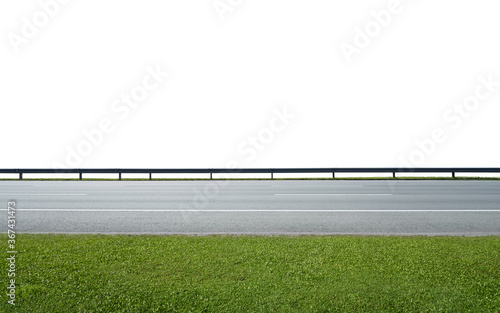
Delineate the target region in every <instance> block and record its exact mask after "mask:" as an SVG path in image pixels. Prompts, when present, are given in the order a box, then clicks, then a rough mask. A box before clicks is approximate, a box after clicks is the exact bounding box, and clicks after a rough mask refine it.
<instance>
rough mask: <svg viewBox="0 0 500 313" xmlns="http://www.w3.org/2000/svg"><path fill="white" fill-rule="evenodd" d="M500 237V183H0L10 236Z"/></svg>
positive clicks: (390, 181)
mask: <svg viewBox="0 0 500 313" xmlns="http://www.w3.org/2000/svg"><path fill="white" fill-rule="evenodd" d="M12 200H14V201H15V202H16V208H17V209H16V214H15V219H16V227H15V230H16V231H17V232H22V233H128V234H139V233H141V234H203V235H205V234H360V235H361V234H363V235H365V234H377V235H467V236H469V235H500V181H450V180H444V181H433V180H429V181H425V180H419V181H393V180H387V181H370V180H355V181H346V180H337V181H333V180H316V181H313V180H297V181H283V180H274V181H270V180H263V181H215V180H214V181H0V203H1V205H2V207H3V209H2V210H1V212H3V215H4V218H3V219H4V223H2V225H1V226H0V229H1V231H2V232H7V218H8V215H7V203H8V202H9V201H12Z"/></svg>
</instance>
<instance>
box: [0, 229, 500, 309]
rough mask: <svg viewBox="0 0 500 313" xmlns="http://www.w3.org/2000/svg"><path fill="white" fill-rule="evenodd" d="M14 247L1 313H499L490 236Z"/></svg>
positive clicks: (497, 247)
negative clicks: (11, 289)
mask: <svg viewBox="0 0 500 313" xmlns="http://www.w3.org/2000/svg"><path fill="white" fill-rule="evenodd" d="M0 239H1V241H0V242H3V243H4V247H5V251H6V250H7V236H6V235H5V234H2V235H0ZM16 248H17V251H18V254H17V261H16V270H17V275H16V282H17V287H16V295H17V298H16V306H15V309H13V307H12V306H11V305H9V304H8V303H7V295H6V290H7V289H6V286H8V282H7V279H8V277H7V266H8V264H7V261H6V259H5V258H4V261H3V264H4V266H3V268H4V271H3V274H1V275H0V281H1V285H2V286H3V287H2V288H4V289H3V290H4V292H2V293H1V298H0V299H1V303H0V311H1V312H11V311H12V312H14V311H15V312H384V311H388V312H499V310H500V237H393V236H389V237H377V236H366V237H364V236H359V237H358V236H268V237H266V236H127V235H35V234H20V235H18V236H17V238H16Z"/></svg>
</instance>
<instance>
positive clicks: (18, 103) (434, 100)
mask: <svg viewBox="0 0 500 313" xmlns="http://www.w3.org/2000/svg"><path fill="white" fill-rule="evenodd" d="M47 2H50V1H49V0H45V1H43V0H42V1H41V3H47ZM220 2H221V3H223V4H227V3H229V4H227V5H230V6H231V9H232V10H231V11H227V12H224V13H223V14H220V13H221V12H218V11H217V9H216V8H215V7H214V2H213V1H212V0H203V1H201V0H197V1H163V0H141V1H138V0H137V1H130V0H113V1H111V0H110V1H97V0H85V1H81V0H71V1H68V3H67V4H64V5H62V4H61V5H59V8H58V10H57V12H56V13H54V14H53V16H51V17H49V19H48V21H47V23H46V25H45V26H43V27H38V32H37V33H36V35H35V36H33V37H32V38H29V39H27V43H23V44H20V45H17V46H16V45H15V44H13V41H12V38H13V37H12V36H13V34H15V35H16V36H23V34H22V30H23V27H25V23H26V20H25V19H23V18H26V19H27V20H28V21H32V20H33V17H34V16H36V14H37V13H39V12H42V14H44V13H43V12H44V11H43V10H42V8H41V6H40V3H39V2H38V1H31V0H30V1H28V0H23V1H2V2H0V35H1V38H2V40H1V41H0V147H1V148H0V151H1V154H0V168H10V167H13V168H15V167H54V166H70V165H73V167H226V166H228V164H229V163H230V162H231V161H236V163H237V164H238V165H239V166H241V167H342V166H400V165H401V163H402V160H410V161H411V158H412V157H413V161H411V165H414V166H500V144H499V139H498V138H499V136H498V135H499V134H500V123H499V122H498V120H499V117H500V106H499V102H500V88H499V87H496V90H495V91H494V92H493V93H492V94H491V97H489V98H488V99H487V100H484V101H480V103H479V106H478V108H477V109H476V110H474V111H470V112H468V113H469V117H468V118H462V124H461V125H460V126H459V127H453V126H456V125H454V123H451V122H450V121H448V122H447V121H446V120H445V119H444V118H443V114H445V112H447V110H450V108H451V109H453V105H454V104H461V103H463V101H464V99H465V98H466V97H469V96H474V94H475V90H476V88H478V86H480V81H479V78H480V77H483V78H485V79H486V78H487V77H489V76H491V77H493V79H494V80H496V81H500V57H499V56H500V36H499V34H498V31H499V30H500V18H499V15H498V14H499V12H500V2H498V1H491V0H476V1H460V0H459V1H457V0H453V1H452V0H446V1H430V0H418V1H416V0H414V1H409V0H401V2H400V4H399V9H400V10H399V11H400V12H399V13H397V14H392V16H391V17H390V21H388V23H387V25H386V26H382V27H381V28H380V31H379V32H378V33H377V34H376V35H373V34H372V35H373V36H372V37H369V40H370V41H369V43H368V44H367V45H366V47H363V48H362V49H360V51H359V53H357V54H354V55H352V59H351V62H348V60H347V59H346V57H345V55H344V53H343V52H342V49H341V44H342V43H347V44H350V45H354V38H355V36H356V34H357V31H356V28H357V27H359V28H360V29H365V27H366V26H367V25H373V21H375V18H374V17H373V15H371V14H370V12H372V11H375V12H380V10H387V8H388V6H389V5H390V1H326V0H324V1H320V0H311V1H293V0H292V1H291V0H286V1H285V0H273V1H265V0H242V1H240V2H237V1H229V2H228V1H227V0H224V1H220ZM216 4H219V5H220V3H217V2H216ZM39 16H42V15H40V14H39ZM221 16H222V18H221ZM41 21H42V22H44V21H43V19H42V20H41ZM370 23H372V24H370ZM25 38H26V37H25ZM16 48H18V51H16ZM157 66H159V67H161V69H162V70H164V71H168V72H169V77H168V78H167V79H165V81H164V82H163V83H161V84H160V85H159V86H158V88H156V89H155V90H152V91H150V92H149V93H148V94H147V99H146V100H145V101H144V102H142V103H140V105H139V106H138V107H137V108H136V109H133V110H131V111H130V115H129V116H128V117H127V118H124V119H121V118H120V114H119V113H117V112H114V111H113V110H112V109H111V106H112V103H113V101H114V100H115V99H119V98H120V95H121V94H123V93H125V94H126V93H130V92H131V90H132V89H133V88H134V87H135V86H137V85H140V84H141V83H142V81H143V79H144V78H145V77H146V75H147V74H148V73H147V70H146V69H147V68H148V67H150V68H156V67H157ZM285 108H286V110H287V111H288V112H291V113H293V114H294V115H295V117H294V118H293V119H292V120H291V121H290V123H289V124H288V125H286V127H284V129H283V130H282V131H279V132H274V133H272V136H273V138H272V140H267V142H266V143H265V144H263V147H261V148H262V150H260V151H258V150H256V149H255V154H252V156H251V155H250V153H242V151H241V150H240V151H239V150H238V148H239V147H242V146H244V147H245V148H246V149H247V150H246V151H248V149H251V148H250V147H251V145H250V143H249V139H248V137H249V136H256V135H257V136H258V135H259V134H263V132H264V133H266V134H267V135H269V131H268V130H269V128H268V126H269V124H270V123H271V121H275V120H274V117H275V116H276V113H274V111H273V110H284V109H285ZM450 114H451V113H450ZM453 114H455V113H453ZM102 119H110V120H112V121H113V123H114V130H113V131H112V132H111V133H109V134H104V135H103V137H102V138H100V140H99V143H98V144H93V145H92V146H91V151H90V152H89V153H87V155H80V159H78V158H76V159H75V157H74V156H73V159H71V158H70V159H71V160H72V162H73V163H72V164H70V163H71V162H69V163H68V161H67V160H68V154H69V152H68V151H70V150H71V149H73V150H75V149H77V147H78V145H79V144H80V145H82V142H83V141H85V140H86V139H85V137H84V135H83V133H82V132H83V131H84V130H91V129H95V128H97V127H98V126H99V123H100V121H101V120H102ZM275 122H276V121H275ZM266 128H267V130H266ZM436 128H440V129H442V130H443V131H444V132H445V134H446V140H444V141H443V142H440V143H435V144H428V145H427V146H426V147H427V148H421V147H419V145H418V144H417V143H416V141H422V140H424V142H425V140H430V139H429V138H431V134H432V132H433V130H435V129H436ZM266 138H267V137H266ZM426 142H427V143H428V141H426ZM83 145H85V144H83ZM424 147H425V146H424ZM252 149H253V148H252ZM426 149H427V150H426Z"/></svg>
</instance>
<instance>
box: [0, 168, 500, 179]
mask: <svg viewBox="0 0 500 313" xmlns="http://www.w3.org/2000/svg"><path fill="white" fill-rule="evenodd" d="M72 173H75V174H80V175H79V176H80V178H81V175H82V174H119V176H121V173H126V174H149V175H150V178H151V175H152V174H192V173H194V174H210V175H212V174H213V173H229V174H231V173H234V174H239V173H241V174H250V173H258V174H273V176H274V174H275V173H333V174H332V176H335V173H392V174H393V176H395V173H452V175H455V174H457V173H500V167H416V168H403V167H402V168H399V167H333V168H332V167H329V168H326V167H325V168H64V169H53V168H23V169H19V168H18V169H12V168H10V169H0V174H19V176H20V177H21V175H22V174H72Z"/></svg>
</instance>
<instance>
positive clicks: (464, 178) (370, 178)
mask: <svg viewBox="0 0 500 313" xmlns="http://www.w3.org/2000/svg"><path fill="white" fill-rule="evenodd" d="M2 180H13V181H17V180H19V179H18V178H0V181H2ZM22 180H30V181H33V180H35V181H36V180H38V181H73V180H74V181H80V179H78V178H23V179H22ZM83 180H84V181H118V179H117V178H83ZM122 180H126V181H149V179H148V178H122ZM153 180H154V181H163V180H167V181H170V180H174V181H177V180H186V181H190V180H271V179H270V178H214V179H209V178H153ZM274 180H500V177H472V176H462V177H456V178H453V177H441V176H435V177H431V176H430V177H397V178H392V177H338V178H337V177H336V178H329V177H302V178H274Z"/></svg>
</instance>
